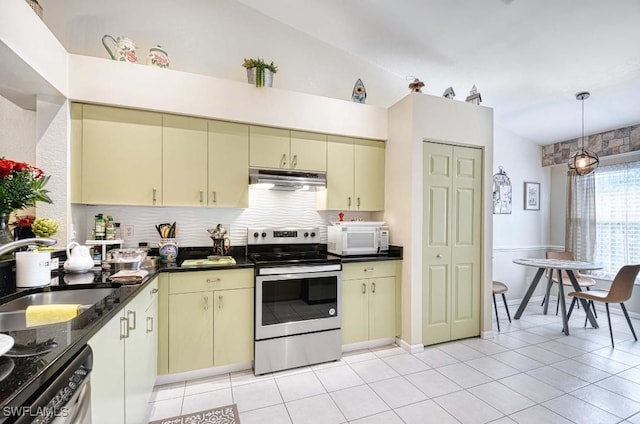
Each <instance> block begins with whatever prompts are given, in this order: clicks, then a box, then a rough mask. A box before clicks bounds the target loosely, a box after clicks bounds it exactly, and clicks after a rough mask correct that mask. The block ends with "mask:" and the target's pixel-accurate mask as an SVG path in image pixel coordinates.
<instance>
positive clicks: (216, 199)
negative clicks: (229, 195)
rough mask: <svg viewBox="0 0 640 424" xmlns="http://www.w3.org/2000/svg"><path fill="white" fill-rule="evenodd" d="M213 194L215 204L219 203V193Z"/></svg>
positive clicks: (213, 192)
mask: <svg viewBox="0 0 640 424" xmlns="http://www.w3.org/2000/svg"><path fill="white" fill-rule="evenodd" d="M211 193H212V194H213V203H218V193H216V192H215V191H212V192H211Z"/></svg>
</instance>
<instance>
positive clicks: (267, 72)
mask: <svg viewBox="0 0 640 424" xmlns="http://www.w3.org/2000/svg"><path fill="white" fill-rule="evenodd" d="M242 66H244V67H245V68H247V79H248V81H249V84H254V83H255V85H256V87H271V85H272V83H273V74H275V73H276V72H278V67H277V66H276V65H275V64H274V63H273V62H271V63H266V62H265V61H264V60H262V59H260V58H257V59H245V60H244V62H243V63H242Z"/></svg>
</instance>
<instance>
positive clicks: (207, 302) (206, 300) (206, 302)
mask: <svg viewBox="0 0 640 424" xmlns="http://www.w3.org/2000/svg"><path fill="white" fill-rule="evenodd" d="M204 310H205V311H208V310H209V296H205V297H204Z"/></svg>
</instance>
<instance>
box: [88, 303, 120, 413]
mask: <svg viewBox="0 0 640 424" xmlns="http://www.w3.org/2000/svg"><path fill="white" fill-rule="evenodd" d="M121 320H122V321H121ZM125 324H126V321H125V319H124V315H123V314H122V313H121V314H120V315H119V316H117V317H115V318H113V319H112V320H111V321H109V322H108V323H107V324H106V325H105V326H104V327H102V328H101V329H100V331H99V332H98V333H96V334H95V335H94V336H93V337H92V338H91V339H90V340H89V342H88V343H89V346H91V350H92V351H93V369H92V371H91V416H92V423H94V424H101V423H104V424H123V423H124V422H125V421H124V404H125V401H124V400H125V393H124V339H121V338H120V334H121V332H122V334H124V329H123V327H124V325H125ZM121 329H122V330H121Z"/></svg>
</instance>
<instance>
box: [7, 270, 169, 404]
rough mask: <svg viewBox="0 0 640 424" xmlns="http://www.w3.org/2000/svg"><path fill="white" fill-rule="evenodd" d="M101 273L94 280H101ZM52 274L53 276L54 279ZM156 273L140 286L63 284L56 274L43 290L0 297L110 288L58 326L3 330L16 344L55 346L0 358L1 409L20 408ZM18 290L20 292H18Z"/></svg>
mask: <svg viewBox="0 0 640 424" xmlns="http://www.w3.org/2000/svg"><path fill="white" fill-rule="evenodd" d="M101 274H102V273H101V272H100V270H98V271H96V273H95V275H96V279H97V280H98V281H100V279H101V278H102V277H101ZM55 275H56V273H55V272H54V274H53V276H54V277H55ZM156 275H157V272H153V273H150V274H149V275H148V276H147V277H146V278H145V279H144V280H143V281H142V283H139V284H135V285H121V284H119V283H109V282H106V283H103V282H97V283H92V284H73V285H69V284H66V283H65V282H64V273H62V272H60V273H59V279H60V281H61V283H60V284H58V285H50V286H46V287H42V288H33V289H17V290H16V291H15V292H14V293H12V294H9V295H5V296H3V297H2V298H0V301H1V302H2V303H5V302H7V301H10V300H13V299H14V298H18V297H20V296H23V295H25V294H31V293H40V292H51V291H59V290H78V289H87V288H88V289H96V288H104V289H110V290H111V293H110V294H108V296H106V297H105V298H104V299H102V300H101V301H99V302H98V303H96V304H95V305H94V306H93V307H91V308H90V309H88V310H86V311H84V312H82V313H81V314H80V315H78V316H77V317H76V318H74V319H72V320H69V321H66V322H63V323H57V324H50V325H44V326H38V327H33V328H28V329H24V330H16V331H3V333H5V334H8V335H10V336H12V337H13V338H14V339H15V343H16V344H20V345H28V346H37V345H44V344H46V345H49V346H52V344H55V347H53V348H52V349H51V350H48V351H46V352H45V353H42V354H37V355H32V356H27V357H8V356H6V355H4V356H2V357H0V405H1V406H0V408H3V407H5V406H21V405H23V404H24V402H26V401H27V399H29V397H30V396H32V395H33V394H34V393H36V392H37V391H38V389H39V388H40V387H41V386H42V384H44V383H45V382H46V381H48V380H49V379H50V378H51V377H53V376H54V375H55V374H56V373H57V372H58V371H59V370H60V369H61V368H62V367H63V366H64V365H65V364H66V363H67V362H68V361H69V360H70V359H71V358H73V357H74V356H75V355H76V354H77V353H78V352H79V351H80V349H81V348H82V347H83V346H84V345H85V344H86V343H87V341H88V340H89V339H90V338H91V336H93V335H94V334H95V333H96V332H97V331H98V330H99V329H100V328H102V326H103V325H104V324H105V323H106V322H108V321H109V320H110V319H111V318H113V317H115V316H116V315H117V314H118V312H119V311H120V310H122V308H123V307H124V305H125V304H126V303H127V302H128V301H129V300H130V299H131V298H133V297H134V296H135V295H136V294H137V293H138V291H140V290H142V289H143V288H144V287H145V286H146V285H147V284H148V283H149V282H150V281H151V280H153V278H154V277H155V276H156ZM18 290H19V291H18Z"/></svg>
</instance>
